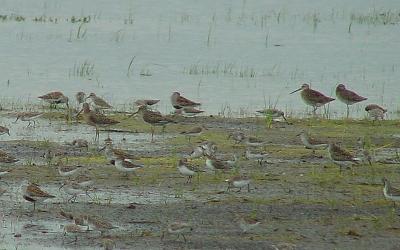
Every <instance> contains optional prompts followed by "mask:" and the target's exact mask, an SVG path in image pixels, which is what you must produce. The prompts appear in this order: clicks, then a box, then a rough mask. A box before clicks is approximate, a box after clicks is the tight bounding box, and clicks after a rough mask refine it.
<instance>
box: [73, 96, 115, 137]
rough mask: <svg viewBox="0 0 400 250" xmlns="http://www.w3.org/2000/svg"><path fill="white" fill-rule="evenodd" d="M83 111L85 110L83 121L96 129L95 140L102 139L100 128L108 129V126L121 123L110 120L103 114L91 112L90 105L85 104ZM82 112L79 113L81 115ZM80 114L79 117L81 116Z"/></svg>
mask: <svg viewBox="0 0 400 250" xmlns="http://www.w3.org/2000/svg"><path fill="white" fill-rule="evenodd" d="M82 110H83V119H84V120H85V121H86V123H87V124H88V125H90V126H93V127H95V128H96V136H95V140H98V139H99V137H100V134H99V127H108V126H111V125H115V124H117V123H119V121H116V120H113V119H110V118H108V117H106V116H105V115H103V114H100V113H96V112H94V111H92V110H90V108H89V104H88V103H84V104H83V109H82ZM82 110H81V111H79V113H81V112H82ZM79 113H78V115H79Z"/></svg>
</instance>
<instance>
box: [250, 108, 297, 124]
mask: <svg viewBox="0 0 400 250" xmlns="http://www.w3.org/2000/svg"><path fill="white" fill-rule="evenodd" d="M256 112H257V113H259V114H261V115H264V116H266V117H267V116H270V117H271V118H272V119H277V118H281V117H282V118H283V120H285V122H286V123H287V124H291V123H290V122H289V121H288V120H287V119H286V117H285V113H284V112H283V111H280V110H279V109H273V108H270V109H263V110H257V111H256Z"/></svg>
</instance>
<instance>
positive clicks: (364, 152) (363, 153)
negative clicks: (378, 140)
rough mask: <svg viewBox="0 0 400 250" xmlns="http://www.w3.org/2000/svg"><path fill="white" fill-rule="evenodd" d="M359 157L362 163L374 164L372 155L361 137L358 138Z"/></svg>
mask: <svg viewBox="0 0 400 250" xmlns="http://www.w3.org/2000/svg"><path fill="white" fill-rule="evenodd" d="M357 158H359V159H360V160H361V162H362V163H368V164H369V165H370V166H372V156H371V154H370V152H369V150H368V149H367V148H365V142H364V140H363V138H361V137H360V138H358V139H357Z"/></svg>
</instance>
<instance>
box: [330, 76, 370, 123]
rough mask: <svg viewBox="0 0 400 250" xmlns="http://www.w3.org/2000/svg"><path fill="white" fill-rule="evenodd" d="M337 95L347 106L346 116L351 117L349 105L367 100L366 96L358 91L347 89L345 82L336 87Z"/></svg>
mask: <svg viewBox="0 0 400 250" xmlns="http://www.w3.org/2000/svg"><path fill="white" fill-rule="evenodd" d="M336 96H337V98H338V99H339V100H340V101H342V102H344V103H345V104H346V106H347V115H346V117H347V118H349V105H353V104H354V103H358V102H362V101H365V100H367V98H366V97H362V96H360V95H358V94H357V93H355V92H353V91H351V90H348V89H346V87H345V86H344V84H339V85H338V86H337V87H336Z"/></svg>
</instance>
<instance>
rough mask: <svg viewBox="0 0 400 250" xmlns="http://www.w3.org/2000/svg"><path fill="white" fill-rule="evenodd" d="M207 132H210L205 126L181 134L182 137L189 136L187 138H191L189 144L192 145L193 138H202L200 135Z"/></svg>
mask: <svg viewBox="0 0 400 250" xmlns="http://www.w3.org/2000/svg"><path fill="white" fill-rule="evenodd" d="M205 130H208V129H207V128H206V127H205V126H204V125H202V126H197V127H193V128H191V129H189V130H186V131H182V132H181V135H185V136H187V137H188V138H189V143H190V138H191V137H195V136H200V135H202V134H203V132H204V131H205Z"/></svg>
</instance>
